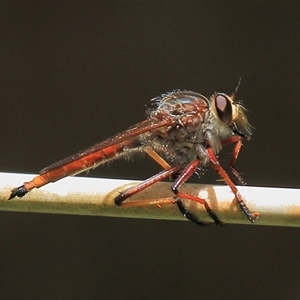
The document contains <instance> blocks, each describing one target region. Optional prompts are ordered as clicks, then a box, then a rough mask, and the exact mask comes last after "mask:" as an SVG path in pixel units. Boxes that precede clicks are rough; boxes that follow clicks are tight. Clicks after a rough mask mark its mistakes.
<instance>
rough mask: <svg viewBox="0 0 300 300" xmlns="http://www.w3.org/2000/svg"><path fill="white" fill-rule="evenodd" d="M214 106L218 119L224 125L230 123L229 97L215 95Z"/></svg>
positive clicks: (230, 108) (230, 104)
mask: <svg viewBox="0 0 300 300" xmlns="http://www.w3.org/2000/svg"><path fill="white" fill-rule="evenodd" d="M215 105H216V110H217V114H218V117H219V119H220V120H221V121H222V122H223V123H224V124H226V125H229V124H231V123H232V102H231V101H230V99H229V97H228V96H226V95H223V94H217V96H216V98H215Z"/></svg>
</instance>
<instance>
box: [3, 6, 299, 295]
mask: <svg viewBox="0 0 300 300" xmlns="http://www.w3.org/2000/svg"><path fill="white" fill-rule="evenodd" d="M299 11H300V3H299V2H284V3H280V2H263V3H255V2H243V3H238V2H230V3H222V2H191V3H183V2H174V3H172V2H165V3H163V2H159V3H158V2H152V3H142V2H140V3H138V2H136V3H130V2H123V3H119V4H117V3H109V2H104V3H96V2H90V3H80V2H76V3H75V2H72V3H71V2H69V3H67V2H65V3H54V2H47V3H38V2H34V3H30V2H28V3H25V2H24V3H20V2H19V3H3V2H2V3H0V93H1V94H0V103H1V107H0V111H1V119H0V131H1V140H0V143H1V147H0V153H1V155H0V157H1V158H0V169H1V171H4V172H20V173H37V172H38V171H39V170H40V169H42V168H43V167H45V166H47V165H49V164H51V163H53V162H55V161H56V160H59V159H61V158H64V157H65V156H68V155H70V154H72V153H74V152H76V151H78V150H80V149H84V148H85V147H87V146H90V145H92V144H93V143H95V142H98V141H101V140H102V139H105V138H107V137H109V136H111V135H113V134H115V133H116V132H119V131H121V130H124V129H126V128H127V127H129V126H130V125H132V124H134V123H136V122H139V121H141V120H143V118H144V104H145V103H147V101H148V100H149V99H151V98H152V97H154V96H156V95H159V94H160V93H162V92H166V91H170V90H172V89H175V88H181V89H190V90H193V91H196V92H199V93H203V94H204V95H207V96H209V95H211V94H212V93H213V92H214V91H221V92H226V93H228V94H230V93H231V92H232V91H233V90H234V88H235V87H236V85H237V83H238V79H239V78H240V77H241V78H242V84H241V86H240V89H239V91H238V99H242V100H243V101H244V104H245V106H246V107H247V109H248V110H249V113H248V116H249V119H250V121H251V124H252V125H253V126H254V127H255V131H254V134H253V138H252V140H251V141H250V142H246V143H245V146H244V147H243V151H242V152H241V155H240V158H239V161H238V164H237V168H238V169H239V170H241V171H242V172H243V173H244V177H245V179H246V181H247V182H248V184H249V185H259V186H280V187H298V188H299V187H300V183H299V107H300V105H299V103H300V101H299V95H300V89H299V86H300V71H299V70H300V45H299V43H300V42H299V41H300V18H299ZM229 152H230V151H229V150H224V157H225V158H228V157H229ZM157 171H158V167H157V166H156V165H155V163H153V162H151V161H150V160H147V159H145V160H138V161H137V162H136V163H135V164H134V163H132V162H124V161H120V162H116V163H114V164H110V165H109V166H104V167H101V168H99V169H97V170H95V171H93V172H91V173H90V174H88V175H87V176H93V177H108V178H128V179H130V178H131V179H144V178H147V177H148V176H150V175H152V174H154V173H155V172H157ZM206 173H207V174H206V175H205V176H204V178H201V179H200V182H211V183H215V180H216V178H217V177H216V175H215V174H214V173H213V172H210V171H207V172H206ZM198 181H199V180H198ZM266 197H268V195H266ZM269 200H270V201H272V199H269ZM283 200H284V199H283ZM0 218H1V219H0V241H1V246H0V291H1V292H0V298H1V299H174V298H175V299H176V298H177V299H183V298H186V299H296V298H298V297H299V293H300V286H299V281H300V260H299V257H300V251H299V248H300V231H299V229H297V228H277V227H263V226H251V225H249V226H237V225H236V226H234V225H227V226H226V227H224V228H219V227H217V226H214V225H212V226H210V227H209V228H205V229H201V228H198V227H197V226H194V225H192V224H190V223H188V222H175V221H174V222H173V221H155V220H135V219H117V218H104V217H103V218H101V217H83V216H64V215H47V214H43V215H41V214H26V213H10V212H1V213H0Z"/></svg>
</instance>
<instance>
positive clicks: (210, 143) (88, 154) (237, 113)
mask: <svg viewBox="0 0 300 300" xmlns="http://www.w3.org/2000/svg"><path fill="white" fill-rule="evenodd" d="M236 91H237V89H236V90H235V92H234V93H233V94H232V95H231V96H229V95H227V94H225V93H219V92H215V93H214V94H213V95H212V96H211V97H209V98H207V97H205V96H203V95H201V94H198V93H195V92H192V91H188V90H174V91H172V92H168V93H165V94H162V95H160V96H158V97H155V98H153V99H152V100H150V103H149V104H148V105H147V110H146V114H147V119H146V120H144V121H142V122H140V123H137V124H136V125H134V126H132V127H130V128H129V129H127V130H125V131H124V132H121V133H119V134H116V135H115V136H113V137H111V138H109V139H107V140H105V141H103V142H100V143H98V144H95V145H93V146H92V147H90V148H88V149H86V150H84V151H80V152H78V153H77V154H74V155H72V156H70V157H67V158H65V159H63V160H61V161H58V162H56V163H54V164H52V165H50V166H49V167H46V168H44V169H43V170H41V171H40V174H39V175H38V176H36V177H35V178H33V179H32V180H31V181H29V182H24V184H23V185H21V186H19V187H17V188H14V189H13V190H12V192H11V195H10V197H9V200H10V199H12V198H14V197H16V196H17V197H23V196H24V195H25V194H27V193H28V192H30V191H31V190H32V189H34V188H40V187H42V186H44V185H46V184H48V183H49V182H55V181H57V180H60V179H62V178H64V177H66V176H71V175H76V174H79V173H81V172H84V171H87V170H89V169H93V168H95V167H98V166H99V165H101V164H103V163H105V162H107V161H110V160H113V159H117V158H119V157H121V156H126V155H130V154H132V153H134V152H145V153H147V154H148V155H149V156H150V157H151V158H153V159H154V160H155V161H156V162H157V163H158V164H159V165H160V166H161V167H162V169H163V170H162V171H161V172H159V173H158V174H155V175H154V176H152V177H150V178H148V179H146V180H145V181H143V182H142V183H140V184H138V185H137V186H135V187H131V188H129V189H127V190H126V191H124V192H122V193H121V194H119V195H118V196H117V197H116V198H115V204H116V205H118V206H122V205H125V204H126V203H124V201H125V200H126V199H128V198H129V197H131V196H132V195H134V194H136V193H138V192H140V191H142V190H144V189H146V188H147V187H149V186H151V185H153V184H155V183H157V182H159V181H161V180H164V179H167V178H170V177H171V178H173V179H174V184H173V186H172V192H173V193H174V200H173V202H174V203H176V204H177V206H178V208H179V210H180V211H181V213H182V214H183V215H184V216H185V217H186V218H187V219H188V220H190V221H192V222H194V223H196V224H198V225H204V223H203V222H202V221H201V220H199V219H198V218H197V217H196V216H195V215H194V214H193V213H191V212H190V211H189V210H188V209H187V207H186V206H185V204H184V202H183V201H182V199H188V200H190V201H196V202H198V203H201V204H203V205H204V207H205V209H206V211H207V213H208V214H209V216H210V217H211V219H212V221H214V222H215V223H216V224H219V225H222V224H224V223H223V222H222V221H221V220H220V219H219V218H218V216H217V215H216V214H215V213H214V211H213V210H212V209H211V208H210V206H209V204H208V202H207V201H206V200H205V199H201V198H199V197H196V196H193V195H189V194H186V193H183V192H181V191H180V188H181V186H182V185H183V184H184V183H185V182H186V181H187V180H188V179H189V178H190V177H191V176H192V175H193V174H194V173H195V172H196V171H197V169H199V168H203V167H205V166H207V165H209V164H210V165H211V166H212V168H213V169H214V170H215V171H217V172H218V173H219V175H220V176H221V177H222V178H223V180H224V181H225V182H226V183H227V185H228V186H229V187H230V189H231V190H232V192H233V194H234V195H235V199H236V201H237V204H238V206H239V207H240V209H241V211H242V212H243V213H244V214H245V216H246V217H247V218H248V219H249V221H250V222H254V221H255V219H256V218H257V217H258V213H252V212H251V211H250V210H249V209H248V207H247V206H246V204H245V201H244V199H243V197H242V196H241V195H240V193H239V191H238V189H237V187H236V186H235V184H234V183H233V181H232V179H231V178H230V177H229V175H228V174H227V172H226V171H225V170H224V169H223V167H222V166H221V165H220V163H219V160H218V158H217V154H218V153H219V152H220V150H221V149H222V147H223V146H224V145H226V144H229V143H234V144H235V147H234V150H233V154H232V159H231V161H230V163H229V166H230V168H231V171H232V173H233V175H234V176H235V178H236V179H237V180H238V181H239V183H241V184H243V185H244V184H245V183H244V181H243V179H242V177H241V176H240V174H239V173H238V171H237V170H236V169H235V167H234V166H235V162H236V159H237V157H238V154H239V151H240V149H241V146H242V140H243V139H249V137H250V135H251V125H250V124H249V122H248V120H247V117H246V115H245V109H244V107H243V106H242V105H241V104H240V103H238V102H236V101H235V99H234V98H235V94H236Z"/></svg>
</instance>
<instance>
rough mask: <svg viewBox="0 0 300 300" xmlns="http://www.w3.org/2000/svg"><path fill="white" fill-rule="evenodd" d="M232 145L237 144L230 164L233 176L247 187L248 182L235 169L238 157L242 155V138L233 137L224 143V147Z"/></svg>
mask: <svg viewBox="0 0 300 300" xmlns="http://www.w3.org/2000/svg"><path fill="white" fill-rule="evenodd" d="M230 143H236V144H235V147H234V149H233V152H232V157H231V160H230V163H229V167H230V170H231V172H232V174H233V175H234V176H235V177H236V178H237V180H238V181H239V183H240V184H242V185H246V182H245V181H244V179H243V178H242V176H241V175H240V173H239V172H238V171H237V170H236V169H235V163H236V160H237V157H238V155H239V153H240V150H241V147H242V145H243V143H242V139H241V137H240V136H233V137H230V138H228V139H226V140H223V141H222V145H226V144H230Z"/></svg>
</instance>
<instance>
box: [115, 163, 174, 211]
mask: <svg viewBox="0 0 300 300" xmlns="http://www.w3.org/2000/svg"><path fill="white" fill-rule="evenodd" d="M178 169H179V166H175V167H172V168H169V169H167V170H163V171H161V172H159V173H158V174H156V175H154V176H152V177H150V178H148V179H146V180H145V181H143V182H142V183H140V184H138V185H136V186H134V187H132V188H129V189H128V190H126V191H124V192H122V193H121V194H120V195H119V196H117V197H116V198H115V203H116V205H118V206H126V203H123V202H124V201H125V200H126V199H128V198H129V197H131V196H133V195H135V194H137V193H138V192H140V191H143V190H144V189H146V188H148V187H150V186H151V185H153V184H155V183H156V182H159V181H161V180H164V179H166V178H168V177H169V176H171V175H172V174H174V173H175V172H177V171H178ZM150 201H152V202H153V200H150ZM148 202H149V201H148ZM148 202H146V201H145V205H146V204H147V203H148ZM173 202H174V201H173ZM131 206H134V202H132V205H131Z"/></svg>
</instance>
